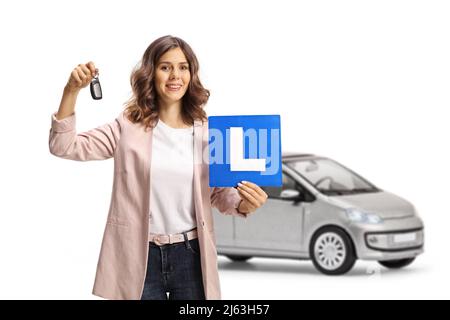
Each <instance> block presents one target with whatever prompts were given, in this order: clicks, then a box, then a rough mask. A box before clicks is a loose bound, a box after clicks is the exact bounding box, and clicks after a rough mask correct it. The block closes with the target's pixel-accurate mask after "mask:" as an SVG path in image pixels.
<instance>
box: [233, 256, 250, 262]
mask: <svg viewBox="0 0 450 320" xmlns="http://www.w3.org/2000/svg"><path fill="white" fill-rule="evenodd" d="M227 258H228V259H230V260H232V261H241V262H243V261H247V260H248V259H250V258H251V257H249V256H236V255H227Z"/></svg>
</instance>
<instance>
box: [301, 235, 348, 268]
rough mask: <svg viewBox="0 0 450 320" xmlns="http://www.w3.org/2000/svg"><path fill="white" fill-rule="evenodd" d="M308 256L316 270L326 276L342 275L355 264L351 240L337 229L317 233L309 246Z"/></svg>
mask: <svg viewBox="0 0 450 320" xmlns="http://www.w3.org/2000/svg"><path fill="white" fill-rule="evenodd" d="M309 255H310V257H311V259H312V261H313V263H314V266H315V267H316V269H317V270H319V271H320V272H322V273H324V274H327V275H339V274H344V273H346V272H348V271H350V269H351V268H353V266H354V264H355V262H356V254H355V249H354V246H353V242H352V240H351V239H350V237H349V236H348V235H347V233H345V232H344V231H343V230H342V229H340V228H337V227H325V228H322V229H320V230H319V231H317V232H316V233H315V234H314V236H313V238H312V240H311V243H310V245H309Z"/></svg>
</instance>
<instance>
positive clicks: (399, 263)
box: [378, 257, 416, 269]
mask: <svg viewBox="0 0 450 320" xmlns="http://www.w3.org/2000/svg"><path fill="white" fill-rule="evenodd" d="M414 260H416V258H415V257H414V258H406V259H399V260H386V261H378V263H379V264H381V265H382V266H383V267H386V268H389V269H400V268H404V267H406V266H409V265H410V264H411V263H413V262H414Z"/></svg>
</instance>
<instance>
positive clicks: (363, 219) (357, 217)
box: [346, 209, 383, 224]
mask: <svg viewBox="0 0 450 320" xmlns="http://www.w3.org/2000/svg"><path fill="white" fill-rule="evenodd" d="M346 213H347V217H348V218H349V219H350V221H352V222H357V223H367V224H380V223H383V219H382V218H381V217H380V216H378V215H376V214H375V213H370V212H364V211H362V210H359V209H347V210H346Z"/></svg>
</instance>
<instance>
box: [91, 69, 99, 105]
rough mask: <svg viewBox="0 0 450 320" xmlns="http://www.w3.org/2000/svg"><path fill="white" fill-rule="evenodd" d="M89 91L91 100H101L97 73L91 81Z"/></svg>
mask: <svg viewBox="0 0 450 320" xmlns="http://www.w3.org/2000/svg"><path fill="white" fill-rule="evenodd" d="M90 89H91V96H92V99H94V100H100V99H101V98H102V87H101V86H100V80H98V72H97V73H96V75H95V76H94V79H92V81H91V84H90Z"/></svg>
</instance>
